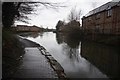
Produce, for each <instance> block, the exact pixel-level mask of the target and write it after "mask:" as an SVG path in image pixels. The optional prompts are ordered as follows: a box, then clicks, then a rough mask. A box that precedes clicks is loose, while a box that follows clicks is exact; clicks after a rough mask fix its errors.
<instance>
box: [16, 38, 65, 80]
mask: <svg viewBox="0 0 120 80" xmlns="http://www.w3.org/2000/svg"><path fill="white" fill-rule="evenodd" d="M18 37H19V38H22V39H24V40H27V41H30V42H31V43H34V44H36V45H37V46H36V47H37V48H38V49H39V51H40V52H41V54H42V55H44V56H45V58H46V59H47V61H48V62H49V64H50V66H51V68H52V69H53V70H54V71H55V72H56V74H57V76H58V78H60V79H63V80H66V79H67V77H66V74H65V72H64V69H63V67H62V66H61V65H60V63H59V62H58V61H57V60H56V59H54V57H52V55H51V54H50V53H49V52H48V51H47V50H46V49H45V48H44V47H43V46H41V45H40V44H38V43H36V42H34V41H31V40H28V39H26V38H23V37H22V36H18Z"/></svg>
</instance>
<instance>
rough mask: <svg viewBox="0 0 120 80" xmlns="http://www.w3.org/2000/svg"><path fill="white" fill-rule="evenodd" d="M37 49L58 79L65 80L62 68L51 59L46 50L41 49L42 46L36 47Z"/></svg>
mask: <svg viewBox="0 0 120 80" xmlns="http://www.w3.org/2000/svg"><path fill="white" fill-rule="evenodd" d="M38 49H39V50H40V51H41V53H42V55H44V56H45V57H46V58H47V59H48V61H49V63H50V65H51V67H52V68H53V69H54V71H55V72H56V73H57V75H58V77H59V78H60V79H61V78H62V79H66V74H65V73H64V69H63V68H62V66H61V65H60V64H59V63H58V62H57V60H55V59H54V57H52V55H51V54H50V53H49V52H47V50H46V49H45V48H44V47H43V46H40V47H38Z"/></svg>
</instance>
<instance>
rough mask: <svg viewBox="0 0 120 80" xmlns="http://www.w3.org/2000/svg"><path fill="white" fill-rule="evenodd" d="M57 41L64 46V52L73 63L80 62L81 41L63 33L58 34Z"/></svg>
mask: <svg viewBox="0 0 120 80" xmlns="http://www.w3.org/2000/svg"><path fill="white" fill-rule="evenodd" d="M56 41H57V43H58V44H63V45H62V50H63V52H64V53H65V55H66V56H67V57H68V58H69V59H70V60H71V61H75V60H76V61H79V59H78V58H79V56H78V55H79V48H78V47H79V43H80V40H79V39H75V38H73V36H70V35H66V34H63V33H57V34H56Z"/></svg>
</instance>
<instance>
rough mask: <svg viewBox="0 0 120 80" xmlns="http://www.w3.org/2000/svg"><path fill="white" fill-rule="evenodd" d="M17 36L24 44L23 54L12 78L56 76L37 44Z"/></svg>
mask: <svg viewBox="0 0 120 80" xmlns="http://www.w3.org/2000/svg"><path fill="white" fill-rule="evenodd" d="M18 38H19V40H20V41H21V42H22V44H24V46H25V54H24V56H23V60H22V63H21V65H20V67H19V69H18V70H17V71H16V72H15V74H14V76H13V78H58V77H57V74H56V72H55V71H54V70H53V68H52V67H51V66H50V63H49V62H48V60H47V59H46V58H45V56H44V55H42V54H41V52H40V50H39V49H38V48H37V47H38V44H35V43H33V42H31V41H29V40H26V39H22V38H20V37H18Z"/></svg>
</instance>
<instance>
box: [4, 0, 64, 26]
mask: <svg viewBox="0 0 120 80" xmlns="http://www.w3.org/2000/svg"><path fill="white" fill-rule="evenodd" d="M37 6H43V7H46V8H52V9H58V8H59V7H65V6H64V5H62V4H59V3H51V2H42V1H41V2H40V1H39V2H3V3H2V22H3V26H4V27H10V26H11V25H12V24H14V21H15V20H18V21H22V22H25V23H28V20H30V18H29V17H28V15H29V14H33V13H34V11H35V7H37ZM8 7H9V8H8Z"/></svg>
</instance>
